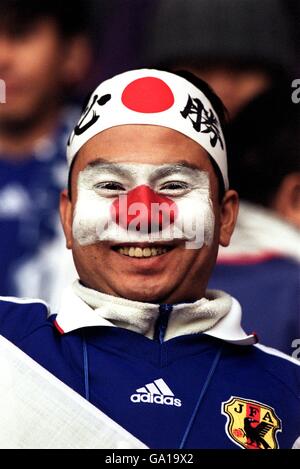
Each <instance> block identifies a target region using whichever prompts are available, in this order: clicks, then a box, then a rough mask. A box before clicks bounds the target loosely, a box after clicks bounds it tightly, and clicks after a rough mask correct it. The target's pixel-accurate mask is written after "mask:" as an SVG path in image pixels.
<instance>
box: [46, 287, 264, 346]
mask: <svg viewBox="0 0 300 469" xmlns="http://www.w3.org/2000/svg"><path fill="white" fill-rule="evenodd" d="M78 285H79V287H78ZM81 289H84V296H85V298H84V299H85V301H83V299H82V298H80V296H82V295H81V293H80V290H81ZM78 293H79V294H80V296H79V295H78ZM86 296H88V298H87V297H86ZM87 300H88V303H89V304H90V305H91V306H89V305H88V304H87V302H86V301H87ZM96 306H97V307H96ZM158 316H159V305H157V304H151V303H141V302H137V301H131V300H127V299H124V298H118V297H114V296H110V295H106V294H103V293H99V292H94V291H93V290H90V289H87V288H85V287H82V286H80V284H79V282H78V281H77V282H75V283H74V284H73V285H72V286H71V287H68V288H67V289H66V290H65V292H64V294H63V297H62V302H61V307H60V310H59V313H58V315H57V316H56V320H55V325H56V327H57V329H58V330H59V331H60V332H61V333H62V334H64V333H68V332H71V331H74V330H77V329H81V328H84V327H93V326H110V327H123V328H125V329H129V330H132V331H134V332H138V333H140V334H143V335H145V336H146V337H148V338H153V335H154V327H155V323H156V320H157V318H158ZM128 318H130V321H129V320H128ZM240 322H241V307H240V305H239V303H238V302H237V301H236V300H235V299H234V298H232V297H230V296H229V295H227V294H226V293H224V292H220V291H216V290H211V291H208V292H207V298H202V299H201V300H198V301H196V302H195V303H185V304H183V303H182V304H177V305H174V306H173V311H172V313H171V315H170V318H169V322H168V327H167V331H166V334H165V340H169V339H172V338H173V337H177V336H181V335H186V334H195V333H199V332H203V333H205V334H207V335H209V336H211V337H215V338H218V339H221V340H224V341H227V342H230V343H233V344H238V345H250V344H253V343H255V342H256V337H255V335H247V334H246V333H245V332H244V331H243V329H242V328H241V325H240Z"/></svg>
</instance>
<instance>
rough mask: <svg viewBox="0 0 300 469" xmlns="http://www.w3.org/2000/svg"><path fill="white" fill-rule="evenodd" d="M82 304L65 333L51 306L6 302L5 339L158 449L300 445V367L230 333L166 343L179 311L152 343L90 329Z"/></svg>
mask: <svg viewBox="0 0 300 469" xmlns="http://www.w3.org/2000/svg"><path fill="white" fill-rule="evenodd" d="M77 300H78V299H77ZM79 304H80V301H79V302H77V306H76V307H75V306H74V309H73V306H72V304H71V303H69V314H72V313H74V318H75V319H74V320H73V319H72V320H73V323H72V324H71V325H69V328H64V329H65V330H64V329H63V327H62V325H63V323H64V320H63V316H61V313H59V314H58V316H55V315H50V316H49V317H48V308H47V306H46V305H45V304H44V303H42V302H39V301H30V300H28V301H25V300H16V299H12V298H2V299H1V301H0V333H1V334H2V335H3V336H4V337H6V338H7V339H8V340H10V341H11V342H13V343H14V344H15V345H16V346H18V347H19V348H20V349H22V350H23V351H24V352H25V353H27V354H28V355H29V356H31V357H32V358H33V359H34V360H36V361H37V362H38V363H40V364H41V365H42V366H43V367H45V368H46V369H47V370H49V371H50V372H51V373H53V374H54V375H55V376H57V377H58V378H59V379H60V380H62V381H63V382H64V383H66V384H67V385H69V386H70V387H71V388H73V389H74V390H75V391H77V392H78V393H79V394H81V395H82V396H84V397H85V398H86V399H88V400H89V401H90V402H92V403H93V404H94V405H95V406H96V407H98V408H99V409H101V410H102V411H103V412H105V413H106V414H107V415H108V416H109V417H111V418H112V419H114V420H115V421H116V422H118V423H119V424H121V425H122V426H123V427H124V428H126V429H127V430H128V431H129V432H131V433H132V434H133V435H135V436H136V437H137V438H139V439H140V440H142V441H143V442H144V443H145V444H146V445H148V446H149V447H150V448H224V449H227V448H228V449H238V448H250V449H257V448H259V449H269V448H277V447H279V448H291V447H292V446H293V444H294V443H295V441H296V440H297V438H298V437H299V434H300V368H299V362H298V361H297V360H293V359H292V358H290V357H288V356H285V355H283V354H281V353H280V352H277V351H274V350H272V349H268V348H265V347H262V346H256V345H250V344H251V342H252V343H253V340H252V339H251V337H249V336H248V337H246V335H244V336H243V337H244V338H242V339H240V340H229V339H228V340H227V339H226V338H223V339H222V334H223V335H224V337H225V335H226V334H225V332H224V333H221V332H220V330H221V328H220V326H217V327H216V328H215V329H214V330H213V329H212V330H211V331H208V332H207V333H202V334H187V335H182V336H179V337H175V338H172V339H170V340H167V341H164V340H163V336H164V331H165V329H166V326H167V317H168V314H170V311H171V310H172V306H170V305H161V306H160V309H159V310H160V315H159V317H158V320H157V332H158V333H157V334H156V338H155V339H154V340H151V339H149V338H147V337H144V336H143V335H141V334H138V333H136V332H133V331H130V330H126V329H123V328H119V327H113V326H109V325H107V326H100V325H92V324H93V323H92V322H91V319H90V318H89V319H85V321H86V323H84V320H83V322H82V321H81V323H80V321H78V320H77V319H76V315H77V316H78V305H79ZM229 316H230V315H229ZM234 320H235V318H234V317H233V314H231V316H230V317H228V318H226V319H225V320H224V321H223V326H222V327H223V330H224V331H225V329H226V328H227V329H228V328H230V327H231V324H232V323H233V321H234ZM76 321H77V323H76ZM89 321H90V322H89ZM232 327H233V326H232ZM250 339H251V340H250Z"/></svg>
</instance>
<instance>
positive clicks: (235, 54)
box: [145, 0, 296, 117]
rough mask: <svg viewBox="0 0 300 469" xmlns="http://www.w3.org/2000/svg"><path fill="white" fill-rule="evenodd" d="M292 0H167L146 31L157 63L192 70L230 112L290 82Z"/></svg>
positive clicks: (149, 53)
mask: <svg viewBox="0 0 300 469" xmlns="http://www.w3.org/2000/svg"><path fill="white" fill-rule="evenodd" d="M292 3H293V2H292V1H291V0H289V2H288V3H287V2H285V1H282V0H260V1H255V0H243V1H236V0H196V1H195V0H163V1H160V2H159V3H158V5H157V8H156V13H155V15H154V18H153V21H152V22H151V23H150V27H149V28H148V33H147V34H146V44H145V49H146V55H147V57H148V59H149V61H150V63H152V64H153V65H154V66H160V67H163V68H166V67H167V68H170V69H172V70H176V69H183V68H184V69H185V70H190V71H191V72H193V73H194V74H195V75H197V76H199V77H200V78H202V79H203V80H205V81H206V82H207V83H209V84H210V86H211V87H212V88H213V89H214V91H215V92H216V93H217V94H218V95H219V96H220V98H221V99H222V101H223V102H224V104H225V106H226V108H227V109H228V111H229V115H230V117H233V116H235V115H236V114H237V113H238V112H239V111H240V110H241V109H242V108H243V107H244V106H245V105H246V104H247V103H248V102H250V101H251V100H252V99H253V98H254V97H255V96H257V95H259V94H261V93H263V92H265V91H266V90H268V89H270V88H271V87H273V86H276V87H277V86H278V84H281V85H282V86H284V85H286V86H287V87H289V86H290V81H291V79H290V76H291V75H292V73H293V71H294V67H295V61H296V60H295V55H296V51H295V49H296V45H295V43H296V39H295V37H294V36H295V31H296V28H295V30H293V26H294V23H293V21H292V18H293V16H294V14H295V13H296V12H295V10H294V9H293V8H292V6H293V5H292Z"/></svg>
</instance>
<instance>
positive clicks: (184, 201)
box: [61, 125, 233, 302]
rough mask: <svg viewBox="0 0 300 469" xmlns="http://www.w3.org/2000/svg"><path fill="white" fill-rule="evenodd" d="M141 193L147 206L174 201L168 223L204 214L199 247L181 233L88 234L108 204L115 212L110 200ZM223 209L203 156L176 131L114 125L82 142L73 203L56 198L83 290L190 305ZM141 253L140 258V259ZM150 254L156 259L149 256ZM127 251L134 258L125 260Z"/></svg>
mask: <svg viewBox="0 0 300 469" xmlns="http://www.w3.org/2000/svg"><path fill="white" fill-rule="evenodd" d="M99 159H100V160H99ZM101 165H103V166H101ZM101 167H102V168H103V169H102V170H101ZM166 168H167V171H165V169H166ZM176 168H181V170H180V169H177V170H176ZM144 182H145V183H144ZM143 183H144V184H143ZM141 184H142V185H141ZM135 186H138V188H135ZM149 186H150V188H151V190H150V191H149ZM145 187H146V189H145ZM141 188H144V189H142V192H138V195H139V194H141V197H143V194H144V193H143V190H144V191H145V190H146V193H147V194H148V197H150V198H151V197H152V196H153V197H154V199H153V200H162V201H166V200H169V201H172V202H174V203H175V206H176V207H178V211H179V213H178V214H175V215H174V217H175V218H176V216H177V215H178V219H177V220H175V221H174V225H175V224H176V223H177V224H178V220H180V216H181V217H182V219H186V217H187V216H188V215H189V213H195V214H196V213H197V205H198V206H199V213H200V211H201V213H202V215H203V216H202V227H200V229H201V228H202V233H203V242H202V243H200V244H199V247H197V248H191V245H189V243H187V240H186V239H185V233H183V234H182V235H178V236H177V237H176V236H175V237H174V238H173V239H172V237H170V236H169V237H167V238H164V239H161V240H159V239H155V240H154V241H153V240H152V239H150V238H151V236H150V235H151V230H150V229H149V232H144V233H139V232H134V234H132V233H129V234H128V236H127V235H126V231H125V230H123V228H122V229H121V230H119V231H118V233H117V234H116V235H115V237H114V235H113V234H109V233H110V231H109V229H108V228H107V227H106V228H105V227H104V231H103V229H102V231H101V230H100V233H99V232H98V233H97V230H95V229H91V231H90V232H89V228H88V227H89V226H90V225H91V223H92V222H91V220H93V219H94V217H95V219H96V220H97V217H99V220H100V219H101V217H102V216H103V212H105V211H106V210H107V207H108V206H111V205H114V206H115V203H116V202H115V200H116V196H117V195H120V194H122V195H124V194H125V195H126V194H128V198H130V197H133V198H134V195H132V194H135V193H136V192H135V191H137V190H138V191H141ZM134 189H135V191H134ZM147 191H148V192H147ZM130 194H131V195H130ZM149 194H150V195H149ZM151 194H152V195H151ZM156 197H159V198H161V199H155V198H156ZM117 199H118V198H117ZM135 200H136V199H135ZM93 207H95V209H93ZM97 207H99V209H97ZM222 210H223V209H222V206H220V204H219V202H218V182H217V177H216V175H215V173H214V170H213V168H212V165H211V163H210V160H209V158H208V155H207V153H206V151H205V150H203V149H202V148H201V147H200V146H199V145H198V144H197V143H196V142H194V141H193V140H191V139H189V138H188V137H186V136H184V135H182V134H180V133H179V132H176V131H174V130H171V129H167V128H163V127H158V126H150V125H124V126H119V127H114V128H111V129H108V130H105V131H104V132H102V133H100V134H98V135H96V136H95V137H93V138H92V139H91V140H89V141H88V142H87V143H86V144H85V145H84V146H83V147H82V148H81V150H80V151H79V153H78V155H77V157H76V160H75V164H74V167H73V172H72V201H69V200H68V199H67V197H66V194H64V195H63V196H62V200H61V214H62V220H63V225H64V230H65V234H66V239H67V246H68V247H69V248H71V249H72V251H73V257H74V261H75V264H76V267H77V270H78V273H79V277H80V279H81V281H82V282H83V284H84V285H86V286H88V287H90V288H93V289H95V290H98V291H101V292H104V293H108V294H111V295H115V296H120V297H125V298H128V299H131V300H137V301H143V302H180V301H181V302H182V301H193V300H196V299H198V298H199V297H201V296H203V294H204V290H205V288H206V285H207V282H208V279H209V276H210V273H211V270H212V267H213V265H214V263H215V258H216V255H217V249H218V244H219V239H220V237H221V238H222V236H223V237H224V233H223V234H221V231H220V228H221V224H222V219H223V220H224V214H222ZM97 211H98V214H97V213H94V212H97ZM91 212H92V213H91ZM225 218H226V217H225ZM127 221H128V220H127ZM225 221H227V222H228V217H227V219H226V220H225ZM171 224H172V223H171ZM102 225H103V224H102ZM92 228H95V226H94V227H92ZM102 228H103V226H102ZM156 228H157V226H156ZM232 228H233V227H231V228H230V229H229V231H230V232H231V231H232ZM105 230H106V231H105ZM122 230H123V231H122ZM146 231H147V230H146ZM162 232H163V231H161V233H162ZM107 233H108V234H107ZM159 233H160V230H159V229H156V234H159ZM230 234H231V233H230ZM230 234H229V236H230ZM95 236H99V237H98V240H97V239H96V238H95ZM132 236H133V237H132ZM139 236H141V237H140V238H139ZM225 238H226V236H225ZM225 238H224V240H223V242H224V243H225V244H226V242H227V238H226V239H225ZM221 242H222V240H221ZM130 248H131V251H130ZM133 248H135V250H134V251H132V249H133ZM136 248H137V250H136ZM142 249H146V251H144V252H145V253H147V255H146V256H143V257H140V253H141V250H142ZM153 249H155V250H154V251H152V250H153ZM150 250H151V252H152V253H153V252H154V254H155V255H151V256H150V255H149V252H150ZM130 252H131V253H132V254H133V255H134V254H137V257H132V256H131V255H128V253H129V254H130Z"/></svg>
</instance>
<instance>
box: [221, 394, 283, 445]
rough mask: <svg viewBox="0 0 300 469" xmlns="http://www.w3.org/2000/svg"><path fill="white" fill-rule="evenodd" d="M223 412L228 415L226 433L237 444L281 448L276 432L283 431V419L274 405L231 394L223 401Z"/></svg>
mask: <svg viewBox="0 0 300 469" xmlns="http://www.w3.org/2000/svg"><path fill="white" fill-rule="evenodd" d="M222 414H223V415H225V416H226V417H227V423H226V427H225V428H226V433H227V435H228V436H229V438H230V439H231V440H232V441H233V442H234V443H235V444H237V445H239V446H241V447H242V448H246V449H277V448H279V445H278V441H277V437H276V433H277V432H278V431H281V428H282V427H281V420H280V418H279V417H277V415H276V412H275V410H274V409H273V408H272V407H270V406H268V405H266V404H262V403H261V402H257V401H252V400H250V399H243V398H241V397H236V396H231V398H230V399H229V400H228V401H226V402H223V403H222Z"/></svg>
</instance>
